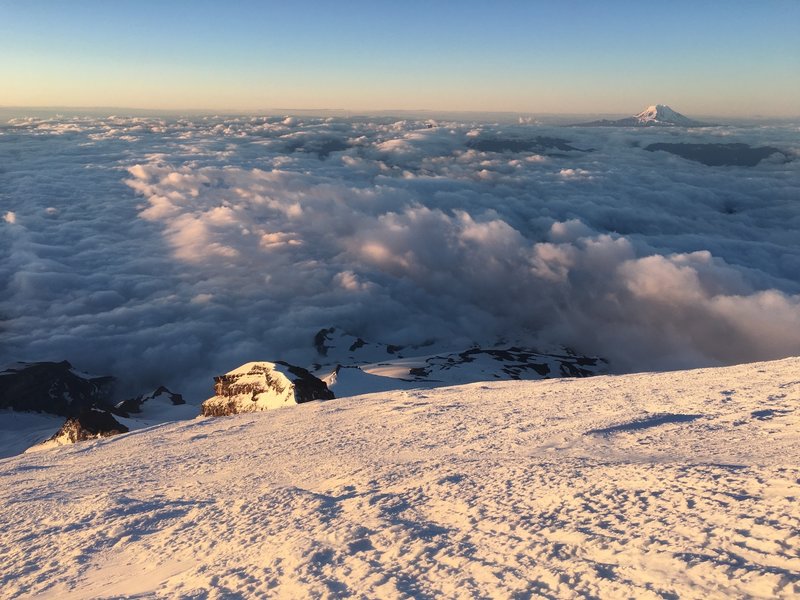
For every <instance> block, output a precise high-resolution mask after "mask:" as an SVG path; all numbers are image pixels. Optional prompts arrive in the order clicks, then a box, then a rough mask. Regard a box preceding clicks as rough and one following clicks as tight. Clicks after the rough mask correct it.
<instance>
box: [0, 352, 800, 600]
mask: <svg viewBox="0 0 800 600" xmlns="http://www.w3.org/2000/svg"><path fill="white" fill-rule="evenodd" d="M798 408H800V358H792V359H786V360H781V361H775V362H770V363H755V364H746V365H740V366H736V367H727V368H718V369H704V370H695V371H686V372H672V373H658V374H652V373H651V374H637V375H625V376H602V377H595V378H589V379H556V380H544V381H535V382H523V381H508V382H490V383H477V384H470V385H465V386H460V387H450V388H439V389H436V390H404V391H395V392H381V393H377V394H372V395H368V396H360V397H354V398H348V399H339V400H333V401H328V402H312V403H307V404H302V405H299V406H296V407H294V408H292V409H288V410H279V411H269V412H262V413H251V414H244V415H237V416H234V417H226V418H198V419H195V420H193V421H189V422H181V423H174V424H168V425H161V426H158V427H154V428H151V429H147V430H141V431H136V432H132V433H128V434H123V435H120V436H115V437H112V438H108V439H104V440H99V441H92V442H86V443H83V444H76V445H74V446H69V447H64V448H59V449H55V450H51V451H45V452H39V453H36V454H29V455H22V456H18V457H13V458H9V459H5V460H3V461H0V480H2V482H3V485H2V486H0V503H1V505H2V506H3V510H2V511H0V532H2V534H0V556H2V564H3V569H2V571H0V596H2V597H3V598H16V597H30V596H35V597H42V598H59V599H65V598H89V597H91V598H99V597H115V598H117V597H134V596H135V597H137V598H222V597H225V598H230V597H257V596H264V597H282V598H287V597H288V598H298V597H357V598H405V597H415V598H434V597H448V598H472V597H492V598H512V597H514V598H523V597H545V598H548V597H549V598H554V597H559V598H561V597H567V598H568V597H596V598H632V597H636V598H653V599H658V598H746V597H751V598H790V597H797V595H798V594H800V557H799V556H798V553H800V533H798V532H800V508H798V502H797V499H798V497H800V410H798Z"/></svg>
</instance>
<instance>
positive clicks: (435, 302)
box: [0, 116, 800, 400]
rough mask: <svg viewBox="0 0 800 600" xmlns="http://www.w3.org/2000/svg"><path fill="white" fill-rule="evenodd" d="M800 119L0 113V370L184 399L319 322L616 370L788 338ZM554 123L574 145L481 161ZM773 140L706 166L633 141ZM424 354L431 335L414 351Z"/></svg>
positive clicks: (779, 352)
mask: <svg viewBox="0 0 800 600" xmlns="http://www.w3.org/2000/svg"><path fill="white" fill-rule="evenodd" d="M799 133H800V127H798V126H797V125H796V124H795V125H789V124H787V125H782V126H776V125H770V126H761V127H748V128H736V127H716V128H704V129H695V130H684V129H611V128H597V129H590V128H586V129H584V128H560V127H553V126H541V125H535V124H496V123H495V124H490V123H480V122H468V123H467V122H463V123H462V122H449V121H448V122H443V121H440V122H435V123H434V122H428V121H424V120H401V121H396V120H393V119H389V118H338V117H337V118H311V117H287V118H283V117H280V118H278V117H240V118H221V117H194V118H185V119H158V118H121V117H103V118H95V117H87V116H78V117H61V118H29V119H15V120H11V121H9V122H8V123H7V124H3V125H0V218H2V220H0V255H2V261H0V340H1V341H0V363H7V362H13V361H18V360H63V359H67V360H70V361H71V362H72V363H73V364H74V365H75V366H76V367H78V368H81V369H84V370H89V371H93V372H97V373H103V374H105V373H109V374H114V375H117V376H118V377H120V378H122V380H123V381H124V382H125V386H126V390H132V391H133V392H139V391H144V390H145V389H147V388H148V387H153V386H154V385H157V384H161V383H163V384H166V385H168V386H171V387H173V388H175V389H177V391H182V392H185V393H187V394H188V395H189V396H190V397H191V398H192V399H194V400H200V399H202V398H204V397H206V396H207V395H209V392H210V390H211V385H212V380H211V377H212V376H213V375H216V374H219V373H222V372H225V371H227V370H229V369H231V368H233V367H236V366H238V365H239V364H241V363H243V362H246V361H250V360H270V359H273V360H274V359H285V360H289V361H293V362H297V363H300V364H306V365H307V364H309V363H310V361H311V359H312V358H313V347H312V339H313V336H314V333H315V332H316V331H318V330H319V329H320V328H322V327H328V326H332V325H335V326H339V327H341V328H343V329H345V330H348V331H350V332H352V333H353V334H355V335H360V336H362V337H364V338H365V339H369V340H372V341H380V342H384V343H393V344H412V345H413V344H423V343H428V344H430V346H428V347H429V348H434V347H435V348H440V349H448V350H461V349H465V348H467V347H468V346H470V345H471V344H473V343H480V344H488V343H496V342H498V341H502V340H505V341H508V342H512V341H513V342H522V343H528V344H531V345H539V346H540V347H542V348H547V347H551V346H554V345H556V346H557V345H567V346H570V347H572V348H574V349H575V350H577V351H579V352H583V353H589V354H595V355H600V356H604V357H606V358H608V359H609V360H610V361H611V365H612V368H613V369H614V370H616V371H620V372H622V371H630V370H644V369H669V368H682V367H691V366H701V365H714V364H727V363H735V362H742V361H750V360H758V359H770V358H778V357H783V356H788V355H797V354H800V193H799V192H798V190H800V161H798V158H800V141H799V140H800V136H799V135H798V134H799ZM540 136H551V137H559V138H564V139H566V140H568V141H569V144H570V145H571V146H572V147H574V148H577V149H579V150H589V149H591V150H592V151H591V152H588V151H587V152H582V151H579V150H568V151H560V150H556V149H553V150H552V151H549V150H547V149H546V148H544V149H542V148H539V149H538V151H527V152H505V153H503V152H482V151H478V150H476V149H474V148H473V147H472V145H473V144H474V142H475V140H484V139H492V140H500V141H502V140H508V139H514V140H523V141H524V140H531V139H534V138H537V137H540ZM663 141H670V142H682V141H686V142H723V143H728V142H745V143H750V144H754V145H770V146H775V147H778V148H780V149H782V150H784V151H785V152H786V153H787V156H788V157H789V158H790V159H791V160H786V159H785V157H784V156H781V155H775V156H774V157H772V158H770V159H768V160H765V161H763V162H762V163H760V164H759V165H758V166H756V167H709V166H705V165H703V164H700V163H696V162H691V161H688V160H685V159H682V158H679V157H677V156H674V155H671V154H667V153H664V152H647V151H645V150H643V147H644V146H646V145H647V144H649V143H653V142H663ZM421 353H425V352H421Z"/></svg>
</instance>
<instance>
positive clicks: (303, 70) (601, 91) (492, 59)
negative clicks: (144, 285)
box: [0, 0, 800, 115]
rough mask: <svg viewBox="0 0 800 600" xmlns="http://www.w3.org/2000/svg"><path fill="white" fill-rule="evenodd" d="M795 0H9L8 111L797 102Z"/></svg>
mask: <svg viewBox="0 0 800 600" xmlns="http://www.w3.org/2000/svg"><path fill="white" fill-rule="evenodd" d="M798 32H800V0H760V1H758V0H693V1H691V2H687V1H684V0H659V1H652V2H647V1H638V2H632V1H614V0H605V1H601V0H592V1H586V0H574V1H573V0H561V1H555V0H553V1H551V2H537V1H535V0H528V1H512V0H494V1H492V0H486V1H473V0H460V1H439V2H437V1H435V0H427V1H417V0H404V1H402V2H398V1H381V0H373V1H369V2H368V1H360V0H352V1H351V0H340V1H334V0H329V1H325V2H322V1H320V2H313V1H303V0H295V1H294V2H285V1H284V2H268V1H261V2H258V1H254V0H226V1H212V0H173V1H170V0H158V1H156V0H135V1H134V0H0V106H3V105H4V106H124V107H139V108H165V109H190V108H210V109H217V110H222V109H239V110H256V109H266V108H279V107H281V108H298V109H300V108H343V109H350V110H369V109H375V110H385V109H425V108H427V109H434V110H482V111H502V110H508V111H518V112H530V113H536V112H590V111H591V112H618V113H624V114H627V113H632V112H636V111H638V110H640V109H641V108H642V107H643V106H644V105H647V104H652V103H656V102H663V103H666V104H670V105H671V106H673V107H674V108H676V109H677V110H680V111H681V112H684V113H688V114H719V115H752V114H756V113H758V114H764V115H797V114H800V33H798Z"/></svg>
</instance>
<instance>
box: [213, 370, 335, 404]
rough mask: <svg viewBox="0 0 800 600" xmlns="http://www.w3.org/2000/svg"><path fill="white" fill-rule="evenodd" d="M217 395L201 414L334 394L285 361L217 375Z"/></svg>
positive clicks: (329, 397) (302, 400)
mask: <svg viewBox="0 0 800 600" xmlns="http://www.w3.org/2000/svg"><path fill="white" fill-rule="evenodd" d="M214 394H215V395H214V396H213V397H212V398H209V399H208V400H206V401H205V402H203V404H202V407H201V414H202V415H204V416H207V417H221V416H227V415H233V414H237V413H244V412H257V411H262V410H269V409H273V408H281V407H284V406H291V405H294V404H302V403H303V402H310V401H312V400H330V399H332V398H333V397H334V395H333V392H331V391H330V390H329V389H328V386H327V385H325V382H323V381H322V380H320V379H318V378H317V377H315V376H314V375H312V374H311V373H310V372H309V371H307V370H306V369H303V368H302V367H297V366H294V365H290V364H289V363H286V362H283V361H277V362H274V363H273V362H251V363H247V364H244V365H242V366H241V367H239V368H238V369H234V370H233V371H230V372H228V373H226V374H225V375H219V376H217V377H214Z"/></svg>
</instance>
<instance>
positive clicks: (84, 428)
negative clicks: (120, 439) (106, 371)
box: [44, 408, 128, 446]
mask: <svg viewBox="0 0 800 600" xmlns="http://www.w3.org/2000/svg"><path fill="white" fill-rule="evenodd" d="M127 432H128V428H127V427H126V426H125V425H123V424H122V423H120V422H119V421H117V420H116V419H115V418H114V417H113V415H112V414H111V413H110V412H108V411H105V410H98V409H96V408H89V409H86V410H83V411H81V413H80V414H79V415H77V416H75V417H69V418H68V419H67V420H66V422H65V423H64V424H63V425H62V426H61V429H59V430H58V431H57V432H56V433H55V434H54V435H53V437H51V438H50V439H49V440H47V441H46V442H44V443H45V444H48V445H50V444H55V445H59V446H61V445H66V444H74V443H75V442H82V441H84V440H94V439H98V438H104V437H109V436H112V435H117V434H120V433H127Z"/></svg>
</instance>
